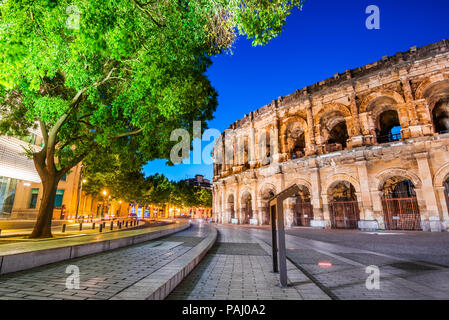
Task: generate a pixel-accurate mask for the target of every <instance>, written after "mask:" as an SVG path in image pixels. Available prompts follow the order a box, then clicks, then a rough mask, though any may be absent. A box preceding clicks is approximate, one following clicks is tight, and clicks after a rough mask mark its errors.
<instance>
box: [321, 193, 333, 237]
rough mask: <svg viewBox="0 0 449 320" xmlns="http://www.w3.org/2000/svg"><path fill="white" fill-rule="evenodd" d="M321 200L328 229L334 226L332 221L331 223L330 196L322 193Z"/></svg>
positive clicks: (325, 224)
mask: <svg viewBox="0 0 449 320" xmlns="http://www.w3.org/2000/svg"><path fill="white" fill-rule="evenodd" d="M321 201H322V203H323V220H324V227H325V228H326V229H330V228H332V223H331V212H330V208H329V196H328V195H327V194H322V195H321Z"/></svg>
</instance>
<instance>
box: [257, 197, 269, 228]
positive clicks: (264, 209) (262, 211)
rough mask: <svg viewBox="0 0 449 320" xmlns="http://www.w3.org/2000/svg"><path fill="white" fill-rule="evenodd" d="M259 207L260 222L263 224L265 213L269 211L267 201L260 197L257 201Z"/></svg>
mask: <svg viewBox="0 0 449 320" xmlns="http://www.w3.org/2000/svg"><path fill="white" fill-rule="evenodd" d="M257 208H258V211H259V219H260V220H259V224H260V225H263V222H264V215H265V214H266V213H267V201H265V200H260V199H259V200H258V201H257Z"/></svg>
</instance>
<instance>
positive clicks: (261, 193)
mask: <svg viewBox="0 0 449 320" xmlns="http://www.w3.org/2000/svg"><path fill="white" fill-rule="evenodd" d="M269 191H272V192H273V194H274V195H276V186H275V185H274V184H272V183H265V184H263V185H262V187H261V188H260V189H259V199H261V200H268V199H266V198H267V197H266V194H267V193H268V192H269Z"/></svg>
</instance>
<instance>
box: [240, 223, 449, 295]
mask: <svg viewBox="0 0 449 320" xmlns="http://www.w3.org/2000/svg"><path fill="white" fill-rule="evenodd" d="M245 232H247V233H250V234H252V235H253V236H254V237H257V238H259V239H261V240H263V241H266V242H267V243H271V234H270V233H269V231H268V229H267V228H265V229H264V230H260V229H255V228H248V229H247V230H246V231H245ZM448 247H449V233H430V232H361V231H354V230H316V229H310V228H293V229H291V230H289V231H287V248H288V250H287V256H288V258H289V259H291V260H292V261H293V262H294V263H295V264H296V265H297V266H299V267H300V268H301V269H302V270H303V271H304V272H306V274H307V275H308V276H309V277H310V278H311V279H313V280H314V281H315V282H316V283H317V284H319V285H320V286H321V287H322V288H324V290H325V291H326V292H327V293H328V294H329V295H330V296H332V297H333V298H336V299H390V300H403V299H404V300H405V299H420V300H422V299H449V250H448V249H447V248H448ZM320 262H330V263H331V264H332V266H331V267H323V266H319V263H320ZM368 266H375V267H378V268H379V271H380V288H379V290H376V289H374V290H368V289H367V287H366V280H367V278H368V276H369V274H368V273H367V269H366V268H367V267H368Z"/></svg>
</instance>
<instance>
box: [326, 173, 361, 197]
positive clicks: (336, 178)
mask: <svg viewBox="0 0 449 320" xmlns="http://www.w3.org/2000/svg"><path fill="white" fill-rule="evenodd" d="M342 181H346V182H349V183H351V184H352V185H353V187H354V189H355V192H356V193H359V194H360V193H361V189H360V183H359V182H358V181H357V179H355V178H353V177H351V176H350V175H347V174H335V175H333V176H331V177H330V178H328V179H327V182H326V184H325V185H324V188H323V190H325V192H326V194H327V195H330V194H331V193H332V192H331V191H332V188H333V187H334V186H335V185H337V184H338V183H340V182H342Z"/></svg>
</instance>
